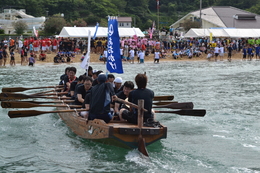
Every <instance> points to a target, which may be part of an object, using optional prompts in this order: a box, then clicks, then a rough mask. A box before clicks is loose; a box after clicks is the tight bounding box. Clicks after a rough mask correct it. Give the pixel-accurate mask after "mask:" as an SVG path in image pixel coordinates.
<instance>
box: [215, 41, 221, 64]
mask: <svg viewBox="0 0 260 173" xmlns="http://www.w3.org/2000/svg"><path fill="white" fill-rule="evenodd" d="M219 53H220V45H218V46H217V47H215V49H214V54H215V61H217V58H218V55H219Z"/></svg>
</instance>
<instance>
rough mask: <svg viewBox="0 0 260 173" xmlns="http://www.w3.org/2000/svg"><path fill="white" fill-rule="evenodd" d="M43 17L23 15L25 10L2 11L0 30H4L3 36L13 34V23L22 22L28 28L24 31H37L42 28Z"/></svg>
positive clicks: (0, 14)
mask: <svg viewBox="0 0 260 173" xmlns="http://www.w3.org/2000/svg"><path fill="white" fill-rule="evenodd" d="M45 20H46V18H45V17H34V16H31V15H28V14H26V13H25V9H19V10H16V9H4V11H3V13H0V28H1V29H3V30H4V32H5V34H14V33H15V29H14V27H13V23H14V22H17V21H22V22H24V23H26V25H27V26H28V28H27V30H26V31H32V30H33V27H35V28H36V29H39V28H41V27H43V24H44V22H45Z"/></svg>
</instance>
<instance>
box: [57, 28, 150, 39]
mask: <svg viewBox="0 0 260 173" xmlns="http://www.w3.org/2000/svg"><path fill="white" fill-rule="evenodd" d="M89 30H90V31H91V37H93V36H94V33H95V31H96V27H63V28H62V30H61V32H60V34H59V37H74V38H75V37H81V38H84V37H88V36H87V33H88V31H89ZM107 32H108V28H107V27H98V30H97V34H96V37H107ZM118 32H119V36H120V37H132V36H133V35H137V36H138V37H144V36H145V35H144V34H143V32H142V31H141V30H140V29H139V28H118Z"/></svg>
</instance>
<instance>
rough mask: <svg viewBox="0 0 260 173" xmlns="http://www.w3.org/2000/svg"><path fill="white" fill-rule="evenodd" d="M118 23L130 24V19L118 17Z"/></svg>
mask: <svg viewBox="0 0 260 173" xmlns="http://www.w3.org/2000/svg"><path fill="white" fill-rule="evenodd" d="M117 21H118V22H132V17H118V18H117Z"/></svg>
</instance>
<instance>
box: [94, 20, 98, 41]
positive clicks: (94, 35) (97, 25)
mask: <svg viewBox="0 0 260 173" xmlns="http://www.w3.org/2000/svg"><path fill="white" fill-rule="evenodd" d="M98 26H99V23H98V22H97V25H96V30H95V33H94V36H93V39H94V40H95V38H96V35H97V31H98Z"/></svg>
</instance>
